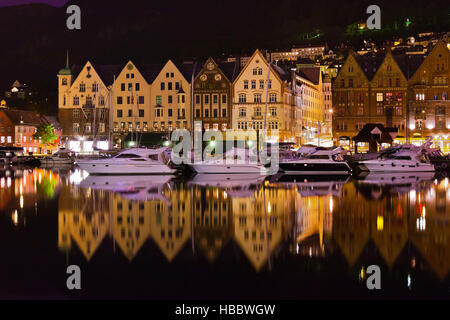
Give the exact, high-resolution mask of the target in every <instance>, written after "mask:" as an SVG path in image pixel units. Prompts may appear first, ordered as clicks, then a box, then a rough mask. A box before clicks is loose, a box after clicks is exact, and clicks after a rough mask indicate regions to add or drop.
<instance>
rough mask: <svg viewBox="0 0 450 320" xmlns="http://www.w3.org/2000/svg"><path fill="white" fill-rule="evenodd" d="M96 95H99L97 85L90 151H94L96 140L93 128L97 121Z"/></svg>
mask: <svg viewBox="0 0 450 320" xmlns="http://www.w3.org/2000/svg"><path fill="white" fill-rule="evenodd" d="M98 93H99V88H98V85H97V92H96V93H95V94H94V125H93V128H92V136H93V138H92V150H94V148H95V144H96V140H97V137H96V135H95V126H96V119H97V108H96V106H97V99H98Z"/></svg>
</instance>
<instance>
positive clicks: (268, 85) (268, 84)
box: [267, 80, 272, 89]
mask: <svg viewBox="0 0 450 320" xmlns="http://www.w3.org/2000/svg"><path fill="white" fill-rule="evenodd" d="M267 88H269V89H272V80H269V82H267Z"/></svg>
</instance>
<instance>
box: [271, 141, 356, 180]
mask: <svg viewBox="0 0 450 320" xmlns="http://www.w3.org/2000/svg"><path fill="white" fill-rule="evenodd" d="M345 152H346V151H345V150H344V149H342V148H341V147H337V148H334V149H329V148H324V147H315V148H312V147H308V148H307V149H306V150H305V149H302V148H300V149H299V150H297V156H295V157H293V158H290V159H282V160H281V161H280V164H279V167H280V169H281V170H282V171H283V172H284V173H287V174H346V175H347V174H350V173H351V171H352V169H351V168H350V166H349V165H348V163H347V162H346V161H345V160H344V157H343V154H344V153H345Z"/></svg>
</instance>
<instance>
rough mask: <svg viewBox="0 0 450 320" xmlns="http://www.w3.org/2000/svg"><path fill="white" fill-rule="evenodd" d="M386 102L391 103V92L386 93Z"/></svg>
mask: <svg viewBox="0 0 450 320" xmlns="http://www.w3.org/2000/svg"><path fill="white" fill-rule="evenodd" d="M386 101H387V102H391V101H392V92H386Z"/></svg>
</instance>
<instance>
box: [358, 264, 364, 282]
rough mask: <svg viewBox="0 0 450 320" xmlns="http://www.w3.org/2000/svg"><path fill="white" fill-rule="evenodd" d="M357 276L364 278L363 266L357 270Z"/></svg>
mask: <svg viewBox="0 0 450 320" xmlns="http://www.w3.org/2000/svg"><path fill="white" fill-rule="evenodd" d="M359 278H360V279H361V280H362V279H364V267H361V271H360V272H359Z"/></svg>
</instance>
